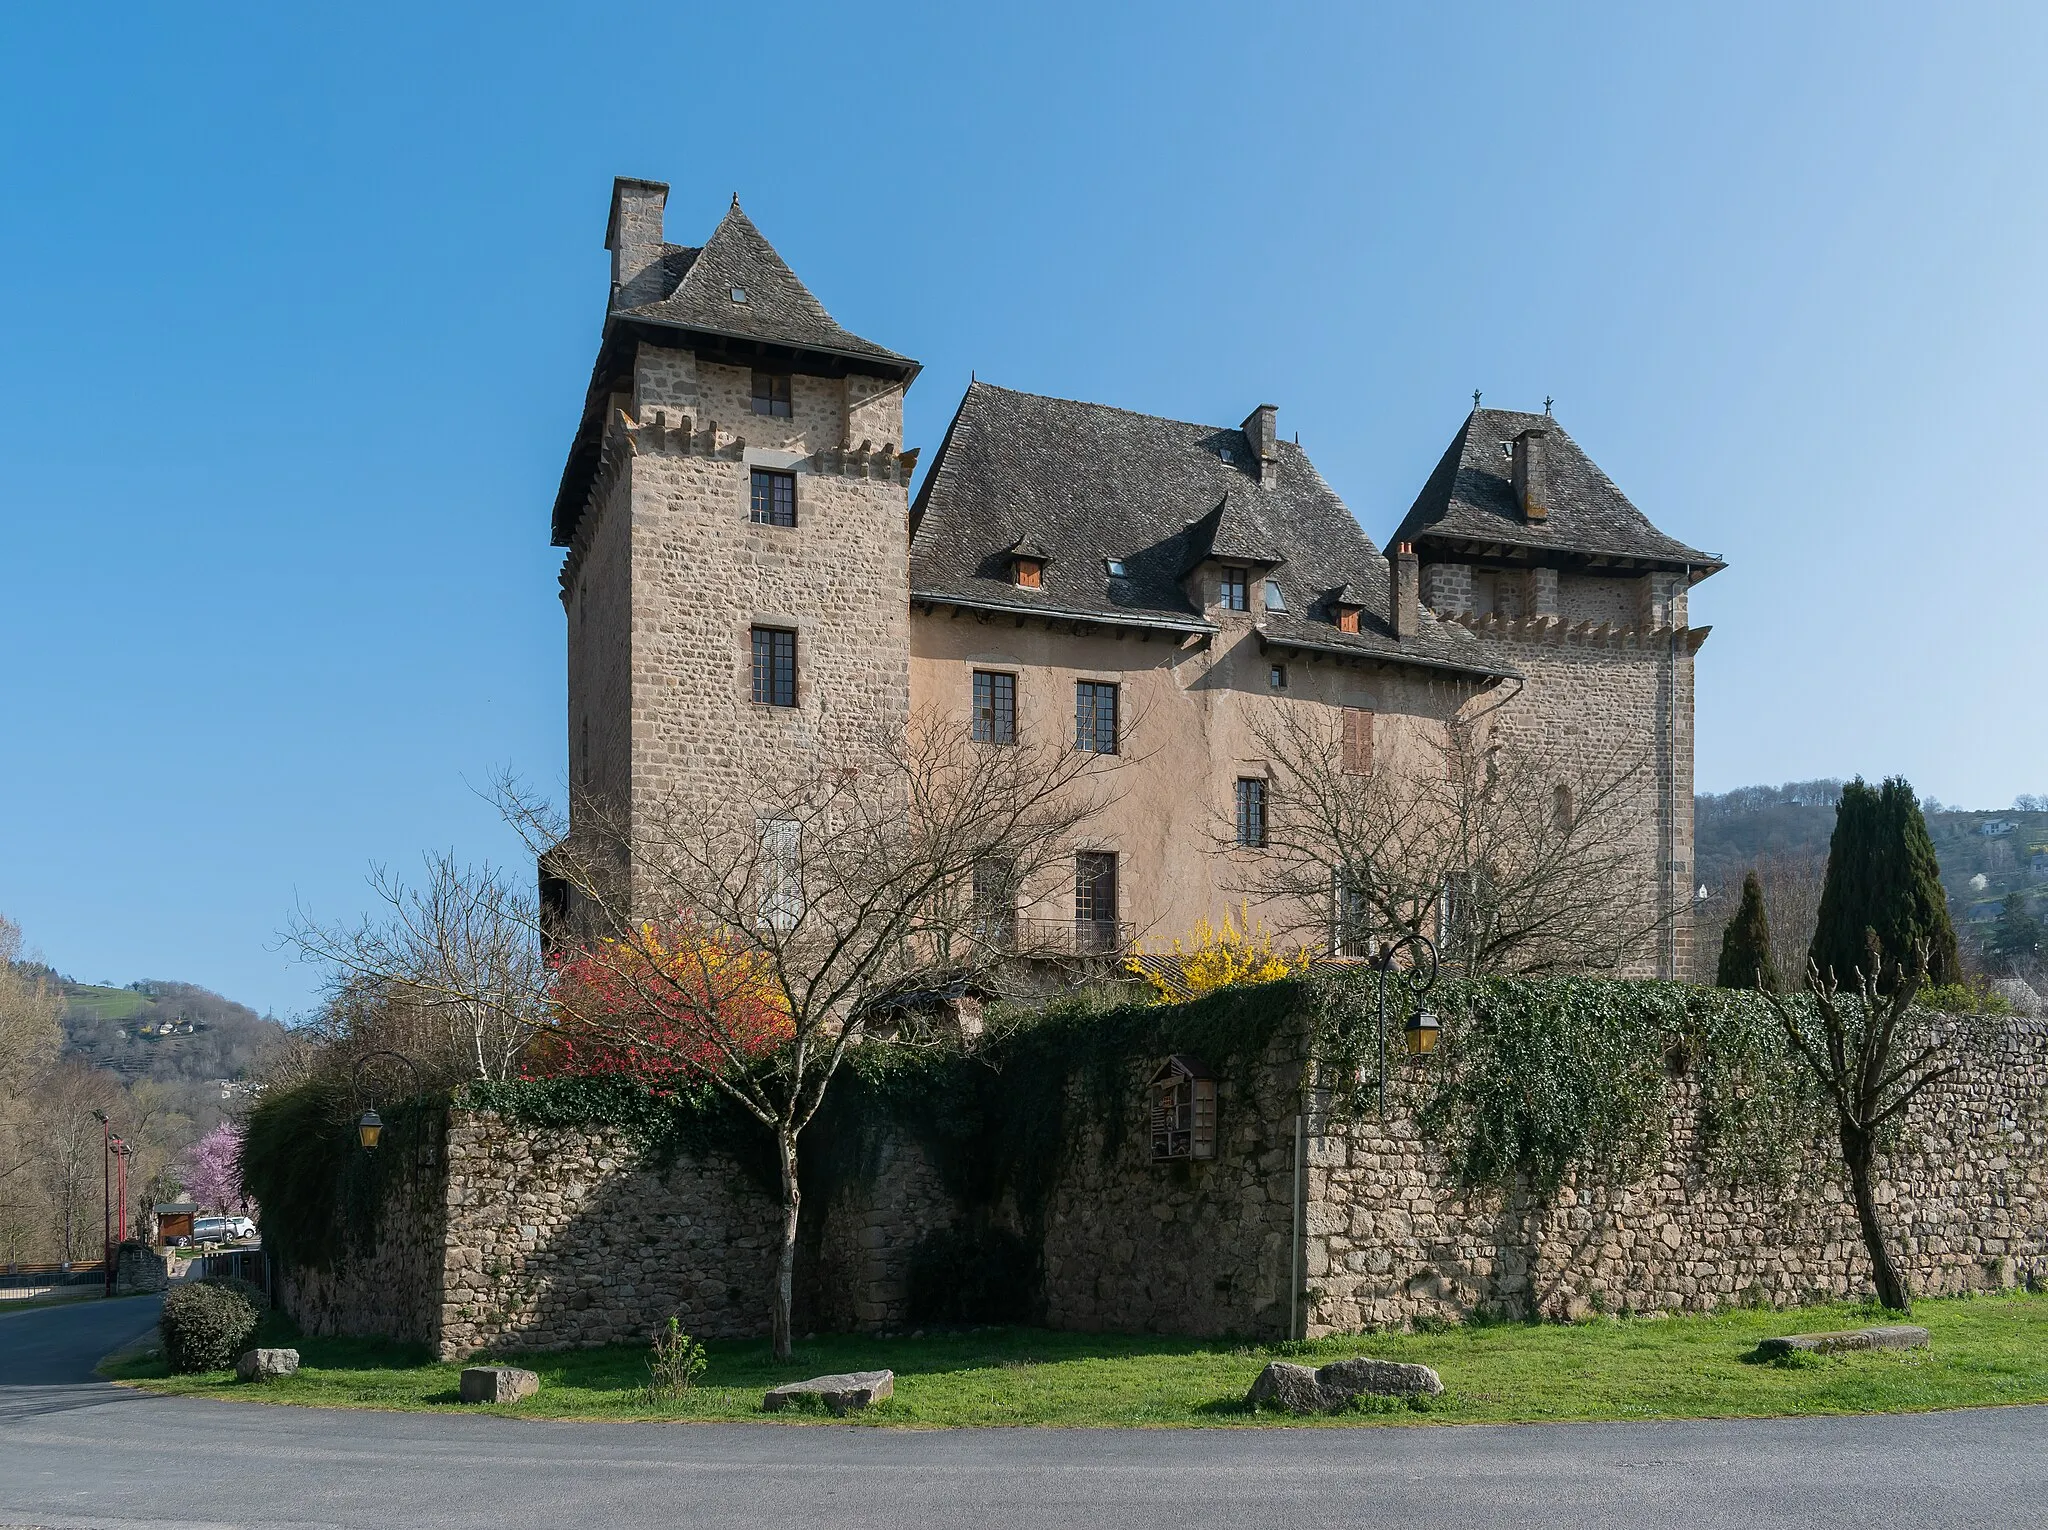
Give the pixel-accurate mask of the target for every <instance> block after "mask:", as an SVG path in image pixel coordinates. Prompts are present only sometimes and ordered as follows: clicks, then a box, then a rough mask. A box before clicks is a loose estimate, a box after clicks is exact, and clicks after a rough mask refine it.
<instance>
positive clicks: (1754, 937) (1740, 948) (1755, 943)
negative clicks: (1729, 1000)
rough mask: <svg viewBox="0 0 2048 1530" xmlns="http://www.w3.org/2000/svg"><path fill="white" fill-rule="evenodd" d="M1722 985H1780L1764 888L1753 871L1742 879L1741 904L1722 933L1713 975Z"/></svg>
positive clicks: (1770, 988) (1768, 987)
mask: <svg viewBox="0 0 2048 1530" xmlns="http://www.w3.org/2000/svg"><path fill="white" fill-rule="evenodd" d="M1714 982H1715V984H1716V985H1717V986H1718V987H1721V988H1761V989H1762V990H1763V991H1764V992H1765V993H1776V992H1777V991H1778V989H1779V987H1780V982H1779V978H1778V968H1777V964H1776V963H1775V962H1773V961H1772V960H1771V921H1770V919H1769V918H1768V917H1767V916H1766V915H1765V913H1764V887H1763V883H1761V882H1759V881H1758V880H1757V879H1756V873H1755V872H1754V871H1752V872H1750V873H1749V874H1748V875H1747V876H1745V877H1744V878H1743V879H1742V907H1740V908H1738V909H1737V910H1736V911H1735V917H1734V918H1733V919H1731V920H1729V921H1728V928H1727V929H1725V930H1723V931H1722V932H1721V966H1720V970H1719V971H1718V972H1717V973H1716V974H1715V976H1714Z"/></svg>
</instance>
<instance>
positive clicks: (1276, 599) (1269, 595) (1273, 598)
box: [1266, 579, 1287, 611]
mask: <svg viewBox="0 0 2048 1530" xmlns="http://www.w3.org/2000/svg"><path fill="white" fill-rule="evenodd" d="M1266 609H1267V610H1268V611H1285V610H1286V609H1287V597H1286V596H1285V595H1283V594H1281V593H1280V581H1279V580H1277V579H1268V580H1267V581H1266Z"/></svg>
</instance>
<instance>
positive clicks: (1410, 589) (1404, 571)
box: [1387, 542, 1422, 642]
mask: <svg viewBox="0 0 2048 1530" xmlns="http://www.w3.org/2000/svg"><path fill="white" fill-rule="evenodd" d="M1387 572H1388V573H1389V574H1390V575H1391V576H1392V577H1391V578H1390V579H1389V580H1388V585H1389V587H1390V588H1391V590H1392V592H1393V595H1392V601H1391V604H1392V606H1393V611H1392V617H1393V623H1394V636H1395V637H1397V638H1400V639H1401V640H1402V641H1404V642H1405V641H1406V640H1407V639H1409V638H1412V637H1413V636H1415V628H1416V626H1417V624H1418V623H1419V622H1420V620H1421V615H1420V606H1421V602H1422V566H1421V565H1420V564H1419V563H1417V562H1416V560H1415V544H1414V543H1413V542H1396V543H1395V544H1394V550H1393V551H1392V552H1390V553H1388V554H1387Z"/></svg>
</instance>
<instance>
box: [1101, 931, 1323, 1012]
mask: <svg viewBox="0 0 2048 1530" xmlns="http://www.w3.org/2000/svg"><path fill="white" fill-rule="evenodd" d="M1126 965H1127V966H1128V967H1129V968H1130V970H1131V971H1132V972H1135V973H1136V974H1138V976H1140V977H1142V978H1143V979H1144V980H1145V981H1146V982H1148V983H1150V984H1151V985H1152V987H1153V989H1154V990H1155V991H1156V992H1157V993H1158V996H1159V999H1160V1002H1162V1003H1169V1004H1170V1003H1179V1002H1181V1001H1182V1000H1186V999H1199V998H1200V997H1201V996H1202V995H1203V994H1205V993H1214V992H1215V991H1216V990H1217V989H1219V988H1230V987H1233V986H1235V985H1237V984H1240V983H1270V982H1272V981H1273V980H1274V979H1275V978H1284V977H1287V976H1289V975H1290V974H1292V973H1296V972H1300V971H1302V970H1304V969H1305V968H1306V967H1307V966H1308V952H1307V951H1306V950H1304V949H1302V948H1299V947H1297V948H1296V949H1295V950H1293V951H1292V952H1286V951H1281V950H1279V949H1277V948H1276V947H1275V946H1274V944H1273V937H1272V936H1271V935H1270V934H1269V933H1268V932H1267V930H1266V927H1265V926H1264V925H1263V924H1261V923H1259V922H1258V921H1257V920H1255V919H1253V918H1252V917H1251V910H1250V908H1249V907H1241V908H1240V909H1239V910H1238V916H1237V918H1236V919H1234V920H1232V919H1225V920H1224V921H1223V923H1222V925H1221V927H1218V926H1216V925H1212V924H1210V923H1209V921H1208V920H1206V919H1204V920H1201V921H1200V922H1198V923H1197V924H1196V925H1195V928H1194V931H1193V932H1192V933H1191V934H1190V935H1189V936H1188V937H1187V938H1186V939H1185V940H1176V941H1175V942H1174V943H1173V949H1172V950H1171V951H1150V952H1148V951H1146V950H1144V949H1143V948H1142V947H1140V948H1139V949H1138V950H1137V952H1136V953H1135V954H1133V955H1132V957H1131V958H1130V960H1129V962H1128V963H1126Z"/></svg>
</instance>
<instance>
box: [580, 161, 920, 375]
mask: <svg viewBox="0 0 2048 1530" xmlns="http://www.w3.org/2000/svg"><path fill="white" fill-rule="evenodd" d="M662 264H663V269H664V273H665V274H666V273H669V272H672V273H673V282H672V284H670V285H669V290H668V292H667V294H666V295H665V296H663V297H660V298H657V299H655V300H653V301H651V302H642V303H637V304H634V305H632V306H630V307H621V308H615V309H613V310H612V312H613V316H614V317H616V318H622V319H632V320H636V321H639V322H641V323H646V324H660V325H666V326H670V327H673V328H677V329H693V330H699V331H702V332H703V333H706V334H713V335H726V336H732V337H735V338H738V339H742V340H756V341H761V342H763V343H765V344H770V345H787V346H793V347H795V348H796V349H798V350H813V351H824V352H827V353H829V354H831V355H836V356H851V357H860V358H864V359H867V360H873V361H886V362H896V363H899V364H901V365H904V366H908V365H910V364H911V363H910V360H909V358H908V357H905V356H899V355H897V354H896V353H895V352H894V351H891V350H885V349H883V348H882V347H881V346H879V345H876V344H875V343H874V342H873V341H871V340H863V339H862V338H861V337H860V336H859V335H856V334H854V333H853V332H852V331H851V330H848V329H845V328H842V327H841V326H840V324H839V322H838V320H836V319H834V318H833V317H832V315H830V314H829V313H827V312H825V306H824V304H822V303H820V302H819V301H818V300H817V299H816V298H815V297H813V296H811V291H810V289H809V288H808V287H806V286H805V285H804V284H803V283H802V282H800V281H798V280H797V276H796V273H795V272H794V271H792V270H790V269H789V267H788V265H787V264H785V263H784V261H783V259H782V257H781V256H780V255H778V254H776V253H775V247H774V246H773V245H771V244H770V243H769V242H768V241H767V240H766V239H764V238H762V237H761V231H760V230H759V229H758V228H756V227H754V220H753V219H751V218H749V217H748V216H747V215H746V214H745V213H744V212H742V211H741V210H740V204H739V199H738V198H737V197H735V198H734V199H733V204H732V206H731V207H730V208H729V209H728V210H727V212H726V214H725V216H724V217H723V218H722V219H720V220H719V224H718V227H717V229H715V230H714V231H713V232H712V235H711V238H710V239H709V240H708V241H706V242H705V244H704V246H703V247H702V248H701V249H694V250H693V249H689V248H686V247H684V246H680V245H670V246H668V247H667V248H666V250H665V251H664V253H663V261H662ZM735 291H738V292H742V293H744V294H745V301H740V300H739V299H736V298H735V297H734V296H733V293H734V292H735Z"/></svg>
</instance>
